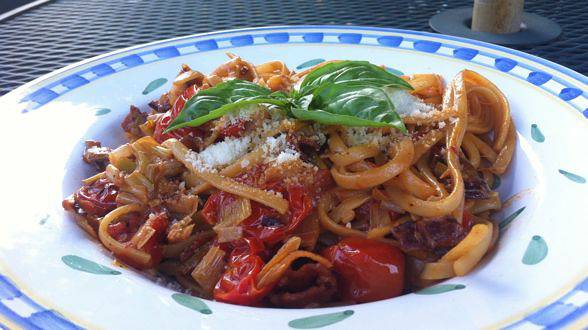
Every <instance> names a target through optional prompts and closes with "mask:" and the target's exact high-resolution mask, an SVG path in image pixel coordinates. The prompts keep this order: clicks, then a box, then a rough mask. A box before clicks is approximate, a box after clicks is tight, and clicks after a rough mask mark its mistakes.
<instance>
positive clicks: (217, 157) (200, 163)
mask: <svg viewBox="0 0 588 330" xmlns="http://www.w3.org/2000/svg"><path fill="white" fill-rule="evenodd" d="M250 144H251V138H250V137H249V136H245V137H242V138H240V139H225V140H224V141H222V142H219V143H215V144H212V145H210V146H208V148H206V149H204V150H202V151H201V152H200V153H195V152H190V153H188V156H187V158H188V161H189V162H190V163H192V165H194V167H195V168H196V169H198V170H199V171H205V172H214V171H215V170H216V168H218V167H221V166H224V165H228V164H231V163H233V162H234V161H235V160H237V158H240V157H242V156H243V155H245V154H246V153H247V151H248V149H249V146H250Z"/></svg>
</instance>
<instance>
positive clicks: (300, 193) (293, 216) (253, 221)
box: [201, 185, 313, 245]
mask: <svg viewBox="0 0 588 330" xmlns="http://www.w3.org/2000/svg"><path fill="white" fill-rule="evenodd" d="M273 190H274V191H280V192H283V193H284V194H285V195H286V198H287V199H288V202H289V206H290V207H289V212H288V214H287V215H285V216H282V215H280V214H279V213H278V212H277V211H276V210H274V209H272V208H270V207H267V206H264V205H262V204H259V203H257V202H254V201H252V202H251V215H250V216H249V217H248V218H247V219H245V220H243V221H242V222H241V226H242V227H243V231H244V232H245V234H246V236H247V237H255V238H257V239H259V240H261V241H263V242H264V243H266V244H268V245H274V244H276V243H278V242H280V241H281V240H283V239H284V238H286V237H288V235H289V234H290V233H292V232H293V231H294V230H295V229H296V228H297V227H298V226H299V225H300V223H301V222H302V220H304V218H306V217H307V216H308V215H309V214H310V212H311V211H312V207H313V206H312V200H311V198H310V197H309V196H308V194H307V193H306V192H305V190H304V188H303V187H302V186H299V185H290V186H288V187H287V188H286V189H283V188H273ZM234 198H235V197H234V196H233V195H231V194H229V193H226V192H222V191H218V192H215V193H214V194H212V195H211V196H210V197H209V198H208V200H207V201H206V203H205V204H204V207H203V208H202V212H201V215H202V218H203V219H204V220H205V221H206V222H208V223H209V224H211V225H214V224H216V223H217V222H218V221H219V211H220V210H221V209H222V208H223V207H224V206H223V205H225V204H226V203H230V202H232V200H234ZM264 217H270V218H273V219H278V220H280V223H279V225H276V226H266V225H264V223H263V219H264Z"/></svg>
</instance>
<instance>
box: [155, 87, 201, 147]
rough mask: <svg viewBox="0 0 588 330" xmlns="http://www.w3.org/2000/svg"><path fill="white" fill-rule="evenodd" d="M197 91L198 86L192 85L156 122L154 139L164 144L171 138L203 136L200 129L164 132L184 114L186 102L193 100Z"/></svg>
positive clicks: (191, 128)
mask: <svg viewBox="0 0 588 330" xmlns="http://www.w3.org/2000/svg"><path fill="white" fill-rule="evenodd" d="M197 91H198V87H197V86H196V85H192V86H190V87H188V88H186V90H185V91H184V93H183V94H182V95H180V97H178V99H177V100H176V101H175V102H174V104H173V106H172V108H171V110H169V111H167V112H166V113H164V114H163V115H162V116H160V117H159V118H158V119H157V121H156V122H155V129H154V131H153V138H154V139H155V140H156V141H157V142H159V143H162V142H163V141H165V140H167V139H170V138H176V139H181V138H183V137H186V136H189V137H197V136H202V135H203V133H202V131H201V130H199V129H198V127H184V128H179V129H176V130H173V131H171V132H168V133H164V131H165V130H166V129H167V128H168V127H169V125H170V124H171V123H172V122H173V121H174V119H176V117H177V116H178V115H179V114H180V112H182V109H183V108H184V105H185V104H186V102H187V101H188V100H189V99H190V98H192V96H194V94H196V92H197Z"/></svg>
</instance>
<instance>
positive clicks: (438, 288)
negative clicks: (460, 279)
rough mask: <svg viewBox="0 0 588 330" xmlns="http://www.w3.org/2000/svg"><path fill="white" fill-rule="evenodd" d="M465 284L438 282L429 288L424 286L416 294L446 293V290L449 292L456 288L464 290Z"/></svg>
mask: <svg viewBox="0 0 588 330" xmlns="http://www.w3.org/2000/svg"><path fill="white" fill-rule="evenodd" d="M465 287H466V286H465V285H463V284H450V283H447V284H438V285H433V286H430V287H428V288H424V289H422V290H419V291H416V292H415V293H416V294H426V295H430V294H439V293H445V292H449V291H454V290H462V289H465Z"/></svg>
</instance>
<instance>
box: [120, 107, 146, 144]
mask: <svg viewBox="0 0 588 330" xmlns="http://www.w3.org/2000/svg"><path fill="white" fill-rule="evenodd" d="M146 121H147V114H146V113H143V112H141V111H140V110H139V108H137V107H136V106H134V105H131V109H130V110H129V114H127V116H126V117H125V119H124V120H123V121H122V123H121V124H120V126H121V127H122V129H123V130H124V131H125V132H127V133H129V134H131V135H133V136H135V137H141V136H143V131H141V128H140V127H139V126H141V125H143V124H144V123H145V122H146Z"/></svg>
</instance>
